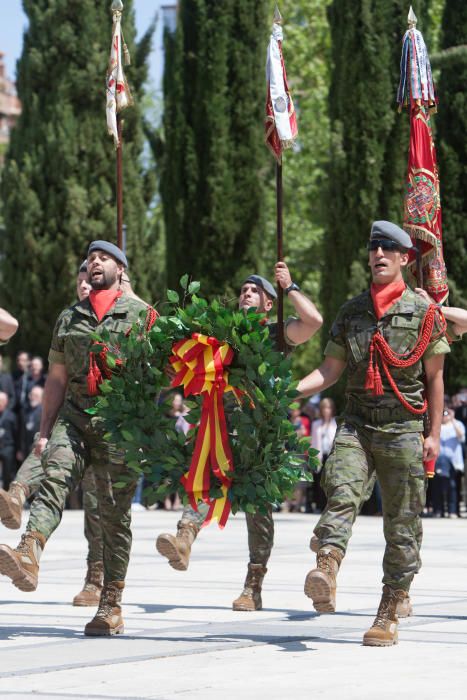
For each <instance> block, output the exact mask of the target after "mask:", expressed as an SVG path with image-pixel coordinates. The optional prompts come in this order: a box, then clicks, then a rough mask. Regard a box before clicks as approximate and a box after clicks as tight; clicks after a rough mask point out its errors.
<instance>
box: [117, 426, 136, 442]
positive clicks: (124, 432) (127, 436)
mask: <svg viewBox="0 0 467 700" xmlns="http://www.w3.org/2000/svg"><path fill="white" fill-rule="evenodd" d="M120 432H121V434H122V437H123V439H124V440H126V441H127V442H133V441H134V439H135V438H134V436H133V435H132V433H130V431H129V430H125V428H122V430H121V431H120Z"/></svg>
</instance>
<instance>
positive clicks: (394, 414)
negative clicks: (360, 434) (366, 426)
mask: <svg viewBox="0 0 467 700" xmlns="http://www.w3.org/2000/svg"><path fill="white" fill-rule="evenodd" d="M344 413H345V414H346V415H352V416H358V417H359V418H363V419H364V420H366V421H368V422H369V423H372V424H374V425H375V424H376V425H377V424H383V423H394V422H396V421H410V422H413V421H423V416H417V415H414V414H413V413H410V411H407V409H406V408H404V407H403V406H393V407H389V406H384V407H381V408H369V407H368V406H363V405H362V404H361V403H360V402H359V401H356V400H355V399H351V398H349V399H347V404H346V407H345V410H344Z"/></svg>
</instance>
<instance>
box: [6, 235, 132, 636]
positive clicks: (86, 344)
mask: <svg viewBox="0 0 467 700" xmlns="http://www.w3.org/2000/svg"><path fill="white" fill-rule="evenodd" d="M126 266H127V262H126V258H125V256H124V254H123V253H122V251H121V250H120V249H119V248H117V247H116V246H114V245H113V244H111V243H108V242H107V241H94V242H93V243H91V245H90V246H89V250H88V274H89V280H90V283H91V286H92V287H93V291H92V292H91V294H90V296H89V297H88V298H87V299H85V300H84V301H82V302H78V303H77V304H75V305H74V306H72V307H70V308H68V309H65V311H63V312H62V313H61V314H60V316H59V318H58V320H57V323H56V325H55V330H54V333H53V337H52V343H51V349H50V353H49V374H48V378H47V383H46V388H45V396H44V403H43V412H42V420H41V428H40V436H39V439H38V441H37V443H36V454H42V463H43V467H44V470H45V478H44V479H43V480H42V482H41V484H40V487H39V491H38V493H37V495H36V498H35V499H34V502H33V504H32V507H31V511H30V517H29V521H28V524H27V529H26V533H25V534H24V535H23V536H22V538H21V542H20V544H19V545H18V547H17V548H16V549H14V550H13V549H11V548H10V547H8V546H6V545H0V573H2V574H4V575H6V576H9V577H10V578H11V579H12V581H13V583H14V585H16V586H17V588H19V589H20V590H24V591H32V590H35V589H36V587H37V579H38V572H39V559H40V556H41V554H42V551H43V549H44V546H45V543H46V542H47V540H48V538H49V537H50V535H51V534H52V532H53V531H54V530H55V528H56V527H57V526H58V524H59V522H60V520H61V516H62V512H63V508H64V506H65V501H66V497H67V496H68V494H69V493H70V491H71V490H72V489H73V488H74V487H75V486H76V485H77V484H78V483H79V481H80V480H81V479H82V478H83V475H84V474H85V471H86V469H87V468H88V467H89V465H90V464H92V465H93V467H94V475H95V492H96V495H97V501H98V509H99V514H100V517H101V527H102V533H103V562H104V586H103V589H102V593H101V597H100V603H99V608H98V610H97V613H96V615H95V617H94V619H93V620H92V621H91V622H90V623H88V624H87V625H86V628H85V634H87V635H92V636H107V635H112V634H120V633H121V632H123V620H122V617H121V607H120V602H121V595H122V590H123V588H124V581H125V575H126V571H127V567H128V560H129V553H130V547H131V530H130V521H131V510H130V507H131V500H132V497H133V494H134V491H135V488H136V481H132V482H130V483H128V484H127V485H126V486H125V487H123V488H119V489H115V488H114V484H115V483H116V482H118V481H120V480H121V477H122V475H124V474H125V475H127V473H128V472H127V469H126V465H125V461H124V454H123V453H122V451H120V450H118V449H117V448H116V447H115V446H114V445H112V444H109V443H108V442H106V441H105V440H104V437H103V435H104V426H103V423H102V420H101V419H100V418H98V417H95V416H90V415H89V414H88V413H86V410H87V409H89V408H91V407H92V406H93V405H94V402H95V398H94V396H93V395H92V390H93V388H94V387H93V385H92V381H91V380H92V379H93V378H94V380H96V376H95V374H94V375H93V374H91V369H92V368H94V359H91V353H90V349H91V345H92V343H93V339H92V338H91V333H94V332H97V333H99V332H101V331H102V330H103V329H106V330H107V331H108V332H109V333H110V334H111V337H112V336H113V337H114V338H115V339H117V337H118V335H119V334H120V333H122V332H125V331H127V330H128V329H129V328H130V327H131V325H132V323H134V322H135V321H136V320H137V319H138V317H139V315H140V313H141V311H142V310H143V309H145V308H146V305H145V304H144V302H141V301H140V300H137V299H134V298H132V297H129V296H127V295H124V294H123V295H122V293H121V291H119V286H120V279H121V276H122V273H123V270H124V268H125V267H126ZM92 357H94V356H92Z"/></svg>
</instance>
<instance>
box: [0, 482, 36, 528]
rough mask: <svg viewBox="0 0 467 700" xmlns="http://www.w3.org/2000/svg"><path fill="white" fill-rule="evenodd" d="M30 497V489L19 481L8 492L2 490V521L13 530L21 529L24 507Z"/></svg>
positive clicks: (0, 509)
mask: <svg viewBox="0 0 467 700" xmlns="http://www.w3.org/2000/svg"><path fill="white" fill-rule="evenodd" d="M28 497H29V489H28V487H27V486H26V485H25V484H20V482H19V481H12V482H11V484H10V488H9V489H8V491H4V490H3V489H0V521H1V522H2V524H3V525H5V527H9V528H10V529H11V530H18V528H20V527H21V516H22V514H23V505H24V502H25V500H26V499H27V498H28Z"/></svg>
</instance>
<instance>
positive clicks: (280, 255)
mask: <svg viewBox="0 0 467 700" xmlns="http://www.w3.org/2000/svg"><path fill="white" fill-rule="evenodd" d="M282 192H283V191H282V158H281V160H280V161H277V162H276V232H277V262H282V260H283V259H284V250H283V228H282V223H283V193H282ZM277 343H278V346H279V350H280V351H281V352H285V338H284V290H283V289H282V287H281V285H280V284H279V283H278V284H277Z"/></svg>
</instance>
